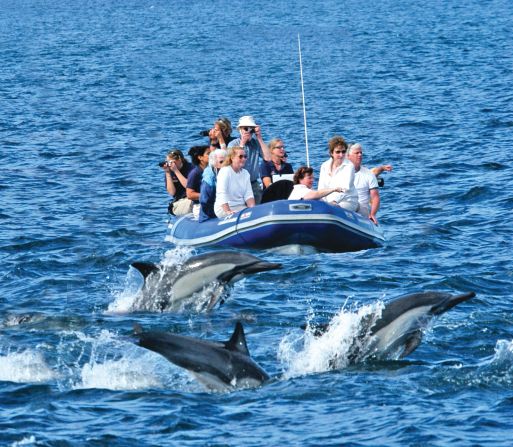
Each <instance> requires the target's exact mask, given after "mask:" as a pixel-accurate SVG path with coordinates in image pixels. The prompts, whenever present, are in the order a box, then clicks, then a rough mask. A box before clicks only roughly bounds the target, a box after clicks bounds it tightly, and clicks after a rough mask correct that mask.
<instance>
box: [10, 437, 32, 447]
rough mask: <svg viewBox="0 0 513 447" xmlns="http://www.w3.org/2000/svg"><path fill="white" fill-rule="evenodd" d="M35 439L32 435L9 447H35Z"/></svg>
mask: <svg viewBox="0 0 513 447" xmlns="http://www.w3.org/2000/svg"><path fill="white" fill-rule="evenodd" d="M36 444H37V442H36V438H35V436H34V435H31V436H28V437H25V438H23V439H22V440H21V441H16V442H13V443H12V444H11V447H19V446H22V445H36Z"/></svg>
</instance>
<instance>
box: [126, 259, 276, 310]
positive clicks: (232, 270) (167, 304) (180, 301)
mask: <svg viewBox="0 0 513 447" xmlns="http://www.w3.org/2000/svg"><path fill="white" fill-rule="evenodd" d="M132 267H134V268H135V269H137V270H138V271H139V272H140V273H141V274H142V275H143V277H144V286H143V289H142V295H141V298H140V299H139V300H138V301H136V303H134V307H135V308H136V310H151V311H153V310H158V311H163V310H177V309H181V308H182V307H183V305H184V303H185V301H186V299H187V298H190V297H191V296H192V295H193V294H194V293H197V292H201V291H202V290H204V289H206V288H209V299H208V303H207V304H206V310H210V309H212V308H213V307H214V306H215V305H216V304H217V303H218V302H219V301H220V298H221V297H222V296H223V293H224V292H225V290H226V286H227V285H230V284H233V283H234V282H236V281H238V280H240V279H242V278H243V277H244V276H246V275H251V274H253V273H258V272H264V271H267V270H274V269H278V268H281V264H278V263H273V262H266V261H263V260H261V259H259V258H257V257H256V256H253V255H250V254H247V253H243V252H235V251H215V252H210V253H204V254H201V255H197V256H192V257H191V258H189V259H188V260H187V261H185V263H184V264H182V265H180V266H177V267H176V268H166V267H163V266H158V265H156V264H152V263H147V262H134V263H133V264H132Z"/></svg>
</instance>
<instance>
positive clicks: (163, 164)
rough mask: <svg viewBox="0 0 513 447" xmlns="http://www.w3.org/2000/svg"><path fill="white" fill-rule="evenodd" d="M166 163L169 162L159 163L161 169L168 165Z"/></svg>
mask: <svg viewBox="0 0 513 447" xmlns="http://www.w3.org/2000/svg"><path fill="white" fill-rule="evenodd" d="M166 163H167V161H161V162H160V163H159V166H160V167H161V168H163V167H164V166H165V165H166Z"/></svg>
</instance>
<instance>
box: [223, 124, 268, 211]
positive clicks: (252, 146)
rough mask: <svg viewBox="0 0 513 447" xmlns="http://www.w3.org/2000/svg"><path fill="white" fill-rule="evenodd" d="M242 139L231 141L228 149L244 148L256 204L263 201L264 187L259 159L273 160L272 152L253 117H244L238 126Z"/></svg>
mask: <svg viewBox="0 0 513 447" xmlns="http://www.w3.org/2000/svg"><path fill="white" fill-rule="evenodd" d="M237 129H238V131H239V133H240V137H239V138H236V139H235V140H233V141H230V143H229V144H228V148H231V147H242V148H243V149H244V150H245V151H246V154H247V156H248V160H247V163H246V169H247V171H248V172H249V177H250V181H251V188H252V189H253V197H254V198H255V202H256V203H260V202H261V200H262V187H261V186H260V181H259V179H260V170H259V164H260V162H259V159H260V158H262V159H264V160H266V161H270V160H271V152H270V151H269V148H268V147H267V144H265V142H264V140H263V138H262V130H261V128H260V126H258V125H257V124H256V123H255V120H254V118H253V117H252V116H242V117H241V118H240V119H239V122H238V124H237ZM253 135H254V136H255V138H253Z"/></svg>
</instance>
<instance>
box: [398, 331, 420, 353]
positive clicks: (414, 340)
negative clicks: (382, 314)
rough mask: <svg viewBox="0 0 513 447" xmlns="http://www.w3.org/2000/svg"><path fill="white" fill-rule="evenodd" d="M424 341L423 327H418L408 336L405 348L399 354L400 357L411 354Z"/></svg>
mask: <svg viewBox="0 0 513 447" xmlns="http://www.w3.org/2000/svg"><path fill="white" fill-rule="evenodd" d="M421 341H422V329H418V330H416V331H415V332H412V334H411V335H410V336H409V337H408V339H407V340H406V342H405V343H404V350H403V352H402V353H401V355H400V356H399V358H401V359H402V358H404V357H406V356H407V355H410V354H411V353H412V352H413V351H415V349H417V347H418V346H419V345H420V342H421Z"/></svg>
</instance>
